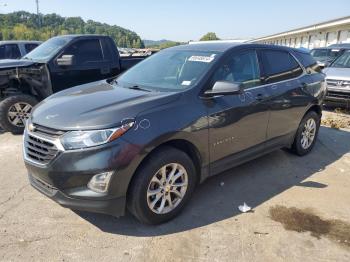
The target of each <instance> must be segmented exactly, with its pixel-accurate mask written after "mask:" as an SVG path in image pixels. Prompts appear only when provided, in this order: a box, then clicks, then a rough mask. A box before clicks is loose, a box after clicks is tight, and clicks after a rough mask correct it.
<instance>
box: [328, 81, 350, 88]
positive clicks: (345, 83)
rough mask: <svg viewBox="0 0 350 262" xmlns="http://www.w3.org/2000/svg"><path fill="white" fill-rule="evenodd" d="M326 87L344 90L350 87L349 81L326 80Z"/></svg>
mask: <svg viewBox="0 0 350 262" xmlns="http://www.w3.org/2000/svg"><path fill="white" fill-rule="evenodd" d="M327 85H328V86H332V87H339V88H346V87H350V81H346V80H336V79H327Z"/></svg>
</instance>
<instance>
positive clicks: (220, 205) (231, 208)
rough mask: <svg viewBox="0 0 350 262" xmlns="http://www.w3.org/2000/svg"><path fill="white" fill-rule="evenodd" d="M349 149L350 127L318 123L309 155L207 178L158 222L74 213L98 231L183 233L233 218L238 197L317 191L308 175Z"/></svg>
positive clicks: (279, 154)
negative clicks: (182, 204) (181, 207)
mask: <svg viewBox="0 0 350 262" xmlns="http://www.w3.org/2000/svg"><path fill="white" fill-rule="evenodd" d="M349 151H350V132H345V131H340V130H334V129H331V128H327V127H322V128H321V130H320V133H319V138H318V141H317V143H316V145H315V148H314V150H313V151H312V152H311V153H310V154H309V155H307V156H304V157H299V156H295V155H293V154H290V153H289V152H288V151H286V150H278V151H275V152H272V153H270V154H268V155H265V156H263V157H261V158H258V159H256V160H253V161H250V162H248V163H246V164H243V165H241V166H238V167H235V168H233V169H230V170H228V171H226V172H224V173H222V174H220V175H217V176H215V177H212V178H210V179H208V180H207V181H205V182H204V183H203V184H201V185H199V186H198V188H197V190H196V191H195V193H194V195H193V197H192V199H191V201H190V203H189V204H188V205H187V207H186V208H185V209H184V210H183V212H182V213H181V214H180V215H179V216H178V217H176V218H175V219H173V220H171V221H169V222H167V223H165V224H162V225H157V226H149V225H143V224H141V223H139V222H138V221H137V220H136V219H135V218H134V217H133V216H131V215H130V214H126V216H124V217H121V218H114V217H111V216H107V215H100V214H93V213H87V212H76V213H77V214H78V215H79V216H81V217H82V218H84V219H85V220H87V221H88V222H90V223H91V224H93V225H95V226H96V227H98V228H99V229H100V230H102V231H104V232H108V233H112V234H121V235H129V236H140V237H145V236H159V235H167V234H172V233H177V232H182V231H186V230H190V229H194V228H198V227H203V226H206V225H210V224H212V223H216V222H218V221H222V220H225V219H229V218H232V217H234V216H236V215H238V214H240V211H239V210H238V206H239V205H241V204H243V202H246V203H247V204H248V205H249V206H251V207H252V208H253V210H254V208H255V207H257V206H259V205H261V204H262V203H264V202H266V201H268V200H269V199H271V198H273V197H275V196H277V195H279V194H281V193H282V192H284V191H285V190H287V189H289V188H291V187H293V186H301V187H307V188H310V187H311V188H315V190H322V189H323V188H326V187H327V185H326V184H321V183H318V182H315V181H312V178H310V177H311V176H312V175H313V174H315V173H317V172H320V171H322V170H323V169H325V168H326V167H327V166H328V165H330V164H332V163H334V162H335V161H337V160H338V159H340V158H341V157H342V156H343V155H344V154H346V153H349ZM305 180H306V181H305Z"/></svg>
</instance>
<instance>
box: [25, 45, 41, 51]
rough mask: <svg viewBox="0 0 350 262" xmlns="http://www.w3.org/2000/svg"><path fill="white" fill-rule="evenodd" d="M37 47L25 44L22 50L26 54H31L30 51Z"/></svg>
mask: <svg viewBox="0 0 350 262" xmlns="http://www.w3.org/2000/svg"><path fill="white" fill-rule="evenodd" d="M37 47H38V44H25V45H24V49H25V50H26V53H29V52H31V51H32V50H34V49H35V48H37Z"/></svg>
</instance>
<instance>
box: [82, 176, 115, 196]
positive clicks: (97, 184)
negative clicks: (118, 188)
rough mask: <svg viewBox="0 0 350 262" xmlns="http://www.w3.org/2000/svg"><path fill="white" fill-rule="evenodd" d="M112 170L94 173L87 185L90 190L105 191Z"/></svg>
mask: <svg viewBox="0 0 350 262" xmlns="http://www.w3.org/2000/svg"><path fill="white" fill-rule="evenodd" d="M113 173H114V172H105V173H100V174H97V175H94V176H93V177H92V178H91V179H90V181H89V183H88V185H87V187H88V188H89V189H91V190H92V191H95V192H98V193H105V192H107V190H108V186H109V181H110V180H111V177H112V175H113Z"/></svg>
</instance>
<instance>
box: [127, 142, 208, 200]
mask: <svg viewBox="0 0 350 262" xmlns="http://www.w3.org/2000/svg"><path fill="white" fill-rule="evenodd" d="M165 147H172V148H175V149H178V150H180V151H182V152H184V153H185V154H187V155H188V156H189V158H190V159H191V160H192V162H193V165H194V167H195V170H196V176H197V183H199V182H200V181H202V176H203V174H202V173H203V172H202V165H201V163H202V157H201V155H200V153H199V150H198V149H197V147H196V146H195V145H194V144H193V143H192V142H190V141H188V140H186V139H180V138H176V139H172V140H168V141H164V142H162V143H160V144H158V145H157V146H155V147H154V148H153V149H152V150H151V151H150V152H149V153H148V154H147V155H146V156H145V157H144V158H143V159H142V160H141V161H140V163H139V164H138V166H137V168H136V169H135V172H134V173H133V174H132V177H131V179H130V181H129V183H128V187H127V192H126V198H127V199H128V197H129V189H130V186H131V185H132V183H133V180H134V179H135V174H137V172H138V170H140V168H142V165H144V164H145V163H146V162H147V160H148V159H149V158H150V157H151V155H153V154H154V153H155V152H158V151H159V150H162V148H165Z"/></svg>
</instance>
